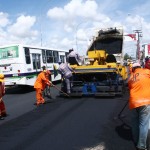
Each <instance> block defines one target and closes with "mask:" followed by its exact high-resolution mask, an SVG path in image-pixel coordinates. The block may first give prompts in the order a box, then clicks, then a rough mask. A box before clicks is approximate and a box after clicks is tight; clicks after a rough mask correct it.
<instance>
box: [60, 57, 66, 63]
mask: <svg viewBox="0 0 150 150" xmlns="http://www.w3.org/2000/svg"><path fill="white" fill-rule="evenodd" d="M60 60H61V62H62V63H65V56H64V55H60Z"/></svg>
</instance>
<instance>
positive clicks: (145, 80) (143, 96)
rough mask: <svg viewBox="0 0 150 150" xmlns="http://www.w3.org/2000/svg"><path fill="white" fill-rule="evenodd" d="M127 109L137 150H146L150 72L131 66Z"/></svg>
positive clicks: (137, 66) (149, 106)
mask: <svg viewBox="0 0 150 150" xmlns="http://www.w3.org/2000/svg"><path fill="white" fill-rule="evenodd" d="M128 87H129V91H130V97H129V107H130V109H131V111H132V133H133V140H134V142H135V145H136V147H137V150H146V140H147V136H148V130H149V121H150V92H149V89H150V70H149V69H145V68H141V66H140V64H139V63H134V64H133V65H132V73H131V75H130V78H129V80H128Z"/></svg>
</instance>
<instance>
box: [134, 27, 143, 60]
mask: <svg viewBox="0 0 150 150" xmlns="http://www.w3.org/2000/svg"><path fill="white" fill-rule="evenodd" d="M134 32H135V33H136V37H137V50H136V59H138V60H139V61H140V37H142V31H141V30H134Z"/></svg>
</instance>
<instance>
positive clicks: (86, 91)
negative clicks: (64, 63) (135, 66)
mask: <svg viewBox="0 0 150 150" xmlns="http://www.w3.org/2000/svg"><path fill="white" fill-rule="evenodd" d="M122 46H123V29H121V28H120V29H119V28H107V29H102V30H99V32H98V35H97V36H96V37H95V39H93V42H92V44H91V45H90V46H89V48H88V50H87V57H86V58H85V61H84V63H83V64H81V65H78V64H74V63H72V62H71V61H70V62H69V63H70V66H71V67H72V68H74V70H75V73H73V81H72V82H71V94H70V95H71V96H84V95H85V96H90V95H91V96H115V95H122V94H123V93H124V89H125V84H124V82H125V80H126V79H127V70H126V67H125V66H123V65H121V63H117V61H116V58H115V56H114V54H120V53H122ZM62 90H64V91H65V85H63V86H62Z"/></svg>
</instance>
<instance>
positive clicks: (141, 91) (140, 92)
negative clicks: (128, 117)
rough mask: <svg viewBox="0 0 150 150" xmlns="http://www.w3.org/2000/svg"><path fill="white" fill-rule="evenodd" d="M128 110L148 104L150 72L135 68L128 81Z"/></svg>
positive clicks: (149, 101)
mask: <svg viewBox="0 0 150 150" xmlns="http://www.w3.org/2000/svg"><path fill="white" fill-rule="evenodd" d="M128 87H129V90H130V98H129V107H130V109H133V108H136V107H140V106H144V105H148V104H150V70H149V69H144V68H137V69H136V70H135V71H134V72H132V73H131V75H130V78H129V80H128Z"/></svg>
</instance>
